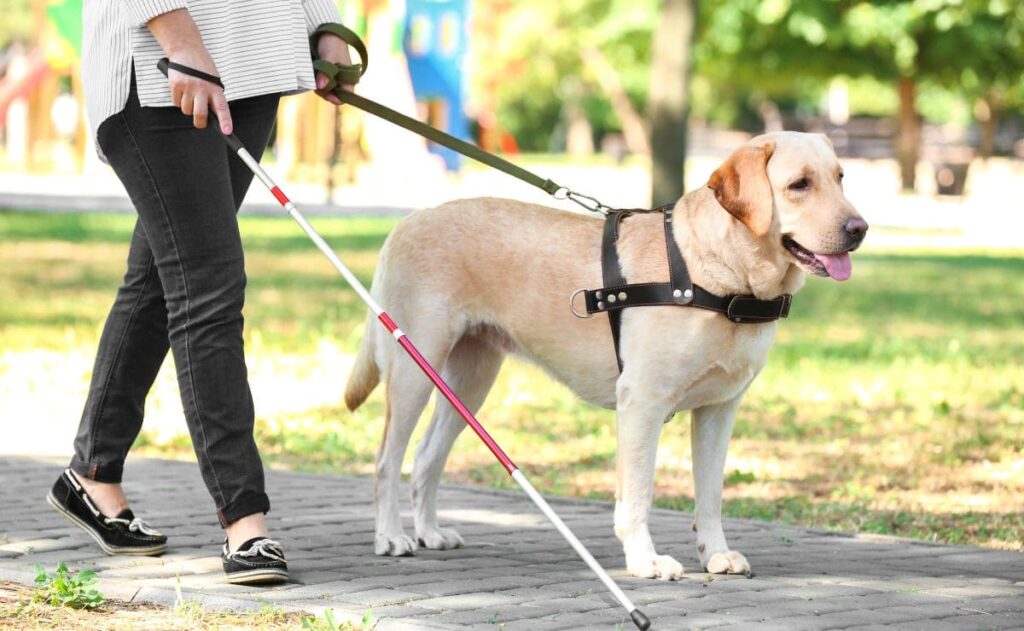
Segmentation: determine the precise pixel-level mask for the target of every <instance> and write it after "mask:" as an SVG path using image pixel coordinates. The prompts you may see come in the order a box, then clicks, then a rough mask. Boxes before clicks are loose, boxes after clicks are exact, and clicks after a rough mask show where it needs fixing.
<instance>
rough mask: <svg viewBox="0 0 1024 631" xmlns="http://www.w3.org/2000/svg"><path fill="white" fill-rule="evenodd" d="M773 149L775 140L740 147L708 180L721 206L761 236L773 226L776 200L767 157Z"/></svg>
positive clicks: (770, 155) (709, 186)
mask: <svg viewBox="0 0 1024 631" xmlns="http://www.w3.org/2000/svg"><path fill="white" fill-rule="evenodd" d="M774 152H775V143H774V142H767V143H765V144H763V145H759V146H754V147H741V148H739V149H737V150H736V151H734V152H733V153H732V155H730V156H729V158H728V159H726V161H725V163H723V164H722V166H720V167H718V170H716V171H715V172H714V173H712V174H711V178H710V179H709V180H708V188H710V189H711V190H712V191H714V192H715V199H717V200H718V203H719V204H721V205H722V208H724V209H726V210H727V211H729V214H731V215H732V216H733V217H735V218H736V219H739V220H740V221H741V222H743V225H745V226H746V227H747V228H749V229H750V231H751V232H753V233H754V235H755V236H758V237H763V236H764V235H766V234H768V230H770V229H771V226H772V208H773V204H774V202H773V201H772V185H771V183H770V182H769V181H768V160H769V159H770V158H771V157H772V153H774Z"/></svg>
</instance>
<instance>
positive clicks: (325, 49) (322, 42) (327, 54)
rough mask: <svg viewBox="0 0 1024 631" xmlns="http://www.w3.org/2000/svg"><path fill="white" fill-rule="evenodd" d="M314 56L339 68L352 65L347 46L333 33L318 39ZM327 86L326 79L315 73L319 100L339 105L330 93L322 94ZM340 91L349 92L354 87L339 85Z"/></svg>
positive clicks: (319, 73)
mask: <svg viewBox="0 0 1024 631" xmlns="http://www.w3.org/2000/svg"><path fill="white" fill-rule="evenodd" d="M316 54H317V57H319V58H320V59H323V60H324V61H329V62H330V63H332V64H338V65H340V66H350V65H352V58H351V57H350V56H349V52H348V44H347V43H345V40H343V39H341V38H340V37H338V36H337V35H335V34H334V33H324V34H322V35H321V36H320V39H318V40H317V42H316ZM326 85H327V77H326V76H324V74H323V73H322V72H318V73H316V89H317V94H319V95H320V98H322V99H324V100H325V101H328V102H330V103H333V104H335V105H341V101H340V100H338V97H336V96H334V95H333V94H330V93H323V92H320V90H323V89H324V87H325V86H326ZM341 87H342V89H344V90H348V91H349V92H351V91H352V90H353V89H354V87H355V86H352V85H350V84H347V83H343V84H341Z"/></svg>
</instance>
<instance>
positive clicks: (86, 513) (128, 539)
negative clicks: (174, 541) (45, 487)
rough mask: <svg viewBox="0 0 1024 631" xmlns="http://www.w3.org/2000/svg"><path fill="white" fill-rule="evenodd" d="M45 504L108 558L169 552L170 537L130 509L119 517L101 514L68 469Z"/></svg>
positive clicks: (58, 479) (58, 480)
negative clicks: (64, 518)
mask: <svg viewBox="0 0 1024 631" xmlns="http://www.w3.org/2000/svg"><path fill="white" fill-rule="evenodd" d="M46 501H47V502H48V503H49V504H50V506H52V507H54V508H55V509H56V510H57V512H58V513H60V514H61V515H64V516H65V517H67V518H68V519H69V520H70V521H71V523H73V524H75V525H76V526H78V527H79V528H81V529H82V530H84V531H85V532H87V533H89V535H90V536H91V537H92V538H93V539H95V540H96V543H98V544H100V547H101V548H103V551H104V552H106V553H107V554H110V555H115V554H129V555H141V556H149V555H158V554H163V553H164V552H166V551H167V537H165V536H164V535H162V534H160V532H158V531H156V530H154V529H152V528H150V527H149V525H148V524H146V522H144V521H142V520H141V519H139V518H138V517H136V516H135V515H134V513H132V511H131V510H130V509H127V508H126V509H124V510H123V511H121V514H120V515H118V516H117V517H107V516H105V515H104V514H103V513H101V512H100V511H99V509H97V508H96V505H95V504H94V503H93V501H92V499H91V498H90V497H89V495H88V494H87V493H86V492H85V489H84V488H82V485H81V484H79V483H78V480H76V479H75V476H74V474H73V473H71V469H65V470H64V473H62V474H61V476H60V477H59V478H57V481H56V482H55V483H54V485H53V489H52V490H51V491H50V493H49V494H48V495H47V496H46Z"/></svg>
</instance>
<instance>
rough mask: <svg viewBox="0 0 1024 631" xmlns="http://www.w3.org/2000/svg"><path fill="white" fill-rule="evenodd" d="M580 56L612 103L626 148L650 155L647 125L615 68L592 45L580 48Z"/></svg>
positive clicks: (631, 151)
mask: <svg viewBox="0 0 1024 631" xmlns="http://www.w3.org/2000/svg"><path fill="white" fill-rule="evenodd" d="M580 57H581V58H582V59H583V63H585V64H586V65H587V66H588V67H589V68H590V70H591V72H593V73H594V76H595V77H596V78H597V82H598V83H599V84H601V89H602V90H604V93H605V95H606V96H607V97H608V100H609V101H610V102H611V104H612V109H613V110H614V111H615V117H616V118H618V119H619V124H620V125H622V137H623V138H624V139H625V140H626V148H627V149H628V150H629V152H630V153H635V154H637V155H641V156H646V155H650V152H651V148H650V146H649V144H648V142H647V126H646V125H645V124H644V120H643V119H642V118H641V117H640V114H638V113H637V111H636V108H635V107H633V102H632V101H630V100H629V95H627V94H626V89H625V88H623V87H622V80H621V79H620V78H619V74H618V73H617V72H616V71H615V68H614V67H613V66H612V65H611V64H610V63H609V62H608V60H607V59H606V58H605V56H604V55H602V54H601V51H600V50H598V49H597V48H595V47H593V46H583V47H581V48H580Z"/></svg>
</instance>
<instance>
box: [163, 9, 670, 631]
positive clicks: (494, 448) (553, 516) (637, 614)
mask: <svg viewBox="0 0 1024 631" xmlns="http://www.w3.org/2000/svg"><path fill="white" fill-rule="evenodd" d="M330 26H332V27H341V25H330ZM322 28H324V27H321V29H322ZM341 28H343V29H344V27H341ZM345 31H347V32H348V33H350V34H351V36H352V37H355V35H354V34H352V33H351V31H348V29H345ZM331 32H335V31H333V30H332V31H331ZM357 39H358V38H357ZM346 41H348V39H347V38H346ZM360 44H361V42H360ZM356 48H357V50H358V51H359V53H360V54H361V55H363V60H364V64H365V60H366V53H365V48H362V47H361V46H358V47H356ZM318 63H320V62H318ZM157 67H158V68H159V69H160V71H161V72H163V73H164V75H166V74H167V71H168V68H170V67H172V66H171V65H170V62H169V61H168V60H167V59H161V60H160V62H159V63H158V64H157ZM173 69H174V70H176V71H179V72H184V73H185V74H191V75H192V76H199V75H196V74H194V73H193V72H192V71H193V69H192V68H188V67H184V66H181V65H179V64H174V66H173ZM360 70H365V65H363V66H362V67H361V68H360ZM335 74H336V73H335ZM359 74H361V72H360V73H359ZM207 76H209V75H207ZM332 76H334V75H332ZM200 78H205V77H200ZM351 78H352V75H349V76H348V77H346V78H345V79H344V80H346V81H348V80H351ZM355 79H356V80H358V75H357V76H355ZM208 80H209V79H208ZM339 91H341V90H339ZM209 116H210V118H211V119H214V123H215V124H216V117H215V116H214V114H213V112H212V111H211V112H210V113H209ZM223 138H224V142H226V143H227V145H228V146H229V147H230V148H231V150H232V151H234V152H235V154H236V155H238V157H239V158H241V160H242V162H244V163H245V164H246V166H248V167H249V169H250V170H251V171H252V172H253V174H255V175H256V177H257V178H259V180H260V181H261V182H263V185H264V186H266V187H267V189H268V190H269V191H270V192H271V194H273V196H274V198H275V199H277V201H278V202H280V204H281V206H282V207H284V209H285V210H286V211H288V214H289V215H291V217H292V219H294V220H295V221H296V222H297V223H298V224H299V226H300V227H301V228H302V230H303V231H304V232H305V233H306V235H308V236H309V238H310V239H312V241H313V243H314V244H316V247H317V248H319V249H320V251H321V252H323V254H324V256H326V257H327V259H328V260H329V261H330V262H331V264H332V265H334V268H335V269H337V270H338V272H339V273H340V274H341V275H342V277H343V278H344V279H345V281H346V282H347V283H348V284H349V285H350V286H351V287H352V289H354V290H355V292H356V294H358V295H359V298H360V299H361V300H362V301H363V302H364V303H366V305H367V306H368V307H369V308H370V309H371V310H372V311H373V312H374V314H376V316H377V320H379V321H380V323H381V324H382V325H383V326H384V328H385V329H387V331H388V333H390V334H391V335H392V336H393V337H394V338H395V341H396V342H398V344H399V346H401V347H402V348H403V349H405V352H406V353H408V355H409V357H411V358H412V360H413V361H414V362H416V365H417V366H419V367H420V370H422V371H423V373H424V374H425V375H426V376H427V378H428V379H430V381H431V383H433V384H434V386H435V387H436V388H437V389H438V391H439V392H440V393H441V394H442V395H443V396H444V398H445V399H447V400H448V402H449V403H450V404H451V405H452V407H453V408H455V411H456V412H458V413H459V415H460V416H461V417H462V418H463V420H465V421H466V423H467V424H468V425H469V426H470V427H471V428H472V429H473V431H474V432H475V433H476V435H477V436H478V437H479V438H480V440H482V441H483V443H484V444H485V445H486V446H487V448H488V449H490V450H491V453H492V454H494V457H495V458H497V459H498V461H499V462H500V463H501V465H502V466H503V467H505V470H506V471H508V474H509V475H510V476H512V479H513V480H515V481H516V482H517V483H518V484H519V486H520V487H522V489H523V490H524V491H525V492H526V494H527V495H528V496H530V499H531V500H533V503H534V504H536V505H537V507H538V508H540V510H541V512H542V513H544V515H545V516H546V517H547V518H548V520H549V521H551V523H552V524H554V526H555V528H556V529H558V532H560V533H561V534H562V536H563V537H565V540H566V541H568V542H569V545H571V546H572V548H573V550H575V551H576V554H578V555H579V556H580V558H582V559H583V561H584V562H585V563H586V564H587V565H588V566H589V567H590V569H591V570H592V571H593V572H594V573H595V574H597V577H598V578H599V579H601V582H602V583H604V585H605V587H607V588H608V591H610V592H611V593H612V595H613V596H615V598H616V599H617V600H618V601H619V603H620V604H621V605H622V606H623V607H624V608H625V609H626V611H627V612H628V613H629V616H630V618H632V620H633V623H634V624H635V625H636V626H637V627H638V628H639V629H641V630H642V631H646V629H649V628H650V626H651V622H650V620H649V619H648V618H647V616H646V615H644V613H643V612H642V611H640V610H639V609H637V608H636V605H634V604H633V602H632V601H630V599H629V597H628V596H626V594H625V593H623V591H622V589H620V588H619V586H618V585H616V584H615V581H613V580H612V578H611V577H610V576H608V573H607V572H605V570H604V568H602V567H601V564H600V563H598V562H597V560H596V559H595V558H594V557H593V555H591V554H590V551H588V550H587V548H586V547H585V546H584V545H583V544H582V543H581V542H580V540H579V539H578V538H577V537H576V535H574V534H573V532H572V531H571V530H569V527H568V526H566V525H565V522H563V521H562V519H561V518H560V517H559V516H558V514H557V513H555V511H554V510H553V509H552V508H551V506H550V505H549V504H548V503H547V501H546V500H545V499H544V498H543V497H542V496H541V494H540V493H538V492H537V489H535V488H534V487H533V485H532V484H530V481H529V480H527V479H526V476H525V475H523V472H522V471H520V470H519V467H517V466H516V465H515V463H513V462H512V459H511V458H509V457H508V454H506V453H505V452H504V450H502V448H501V446H500V445H498V443H497V442H495V440H494V438H492V437H491V435H490V434H489V433H488V432H487V430H486V429H484V427H483V425H481V424H480V421H478V420H477V419H476V417H475V416H474V415H473V413H472V412H470V411H469V408H467V407H466V405H465V404H464V403H463V402H462V401H461V400H460V399H459V397H458V396H457V395H456V394H455V392H454V391H453V390H452V389H451V387H450V386H449V385H448V384H447V383H445V381H444V379H442V378H441V375H439V374H438V373H437V371H436V370H434V367H433V366H431V365H430V363H429V362H427V360H426V359H424V357H423V355H422V354H421V353H420V351H419V350H418V349H417V348H416V347H415V346H414V345H413V343H412V341H411V340H409V338H408V336H406V334H405V333H403V332H402V330H401V329H400V328H398V325H397V324H395V321H394V320H392V319H391V316H389V315H388V314H387V312H386V311H384V308H383V307H382V306H381V305H380V304H378V303H377V301H376V300H374V298H373V296H371V295H370V292H369V291H367V289H366V287H365V286H363V284H362V283H361V282H360V281H359V279H358V278H356V276H355V274H353V273H352V271H351V270H350V269H349V268H348V267H346V266H345V264H344V263H342V262H341V259H339V258H338V256H337V255H336V254H335V253H334V250H332V249H331V246H330V245H328V244H327V242H326V241H324V239H323V237H321V236H320V234H319V233H318V232H317V231H316V229H314V228H313V226H311V225H310V224H309V222H308V221H306V218H305V217H304V216H303V215H302V213H300V212H299V210H298V208H296V207H295V204H294V203H292V201H291V200H289V199H288V196H287V195H285V194H284V192H283V191H282V190H281V188H280V187H279V186H277V184H275V183H274V181H273V180H272V179H270V176H269V175H267V172H266V171H264V170H263V168H262V167H261V166H260V165H259V163H258V162H257V161H256V160H255V159H254V158H253V157H252V155H251V154H250V153H249V152H248V151H247V150H246V148H245V146H243V145H242V142H241V141H240V140H239V139H238V137H237V136H235V135H234V134H227V135H223Z"/></svg>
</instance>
